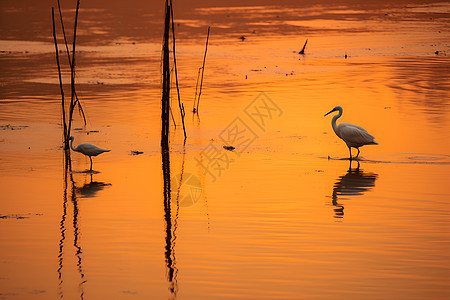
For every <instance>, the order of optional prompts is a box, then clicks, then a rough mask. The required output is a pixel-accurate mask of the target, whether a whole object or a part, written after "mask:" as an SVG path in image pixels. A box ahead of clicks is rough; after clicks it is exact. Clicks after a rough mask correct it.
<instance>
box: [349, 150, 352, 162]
mask: <svg viewBox="0 0 450 300" xmlns="http://www.w3.org/2000/svg"><path fill="white" fill-rule="evenodd" d="M348 151H349V152H350V160H352V148H350V147H348Z"/></svg>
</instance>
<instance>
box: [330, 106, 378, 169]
mask: <svg viewBox="0 0 450 300" xmlns="http://www.w3.org/2000/svg"><path fill="white" fill-rule="evenodd" d="M335 111H338V112H339V114H337V115H335V116H334V117H333V120H332V121H331V125H332V126H333V130H334V133H336V135H337V136H338V137H340V138H341V139H342V140H343V141H344V142H345V143H346V144H347V147H348V150H349V151H350V160H352V150H351V147H353V148H356V149H357V150H358V154H357V155H356V157H355V158H358V155H359V147H362V146H364V145H378V143H377V142H375V141H374V139H375V138H374V137H373V136H372V135H371V134H369V133H368V132H367V131H366V130H365V129H364V128H362V127H359V126H356V125H353V124H349V123H341V124H339V125H336V120H337V119H339V118H340V117H341V116H342V111H343V110H342V107H340V106H336V107H335V108H333V109H332V110H331V111H330V112H328V113H326V114H325V116H326V115H328V114H331V113H332V112H335Z"/></svg>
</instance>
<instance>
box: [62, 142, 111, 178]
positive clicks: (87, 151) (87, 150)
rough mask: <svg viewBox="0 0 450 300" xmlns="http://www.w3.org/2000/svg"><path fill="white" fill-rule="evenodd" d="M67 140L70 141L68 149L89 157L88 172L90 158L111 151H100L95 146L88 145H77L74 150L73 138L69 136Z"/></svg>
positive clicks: (100, 149)
mask: <svg viewBox="0 0 450 300" xmlns="http://www.w3.org/2000/svg"><path fill="white" fill-rule="evenodd" d="M69 139H70V148H71V149H72V150H73V151H76V152H80V153H81V154H84V155H86V156H89V159H90V160H91V169H90V171H92V156H97V155H99V154H102V153H103V152H109V151H111V150H106V149H102V148H100V147H97V146H95V145H92V144H89V143H82V144H79V145H78V146H77V147H76V148H74V147H73V145H72V143H73V140H74V139H75V138H74V137H73V136H71V137H70V138H69Z"/></svg>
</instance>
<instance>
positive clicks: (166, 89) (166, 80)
mask: <svg viewBox="0 0 450 300" xmlns="http://www.w3.org/2000/svg"><path fill="white" fill-rule="evenodd" d="M169 30H170V5H169V0H166V10H165V21H164V40H163V84H162V86H163V90H162V98H161V150H162V151H163V152H164V151H168V150H169V113H170V102H169V100H170V66H169V65H170V62H169Z"/></svg>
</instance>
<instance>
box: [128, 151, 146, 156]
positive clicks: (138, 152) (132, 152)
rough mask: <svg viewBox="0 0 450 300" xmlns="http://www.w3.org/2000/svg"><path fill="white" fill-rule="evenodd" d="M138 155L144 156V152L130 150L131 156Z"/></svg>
mask: <svg viewBox="0 0 450 300" xmlns="http://www.w3.org/2000/svg"><path fill="white" fill-rule="evenodd" d="M140 154H144V151H138V150H131V155H140Z"/></svg>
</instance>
